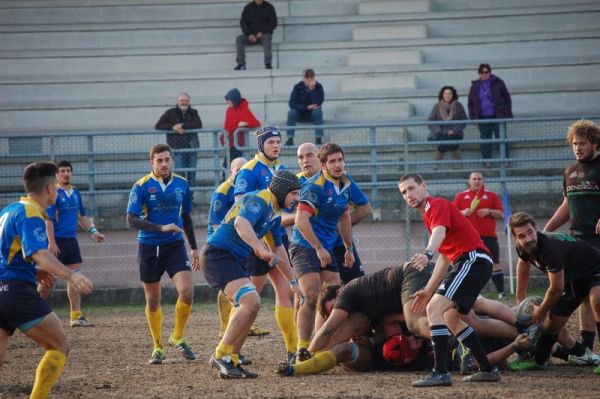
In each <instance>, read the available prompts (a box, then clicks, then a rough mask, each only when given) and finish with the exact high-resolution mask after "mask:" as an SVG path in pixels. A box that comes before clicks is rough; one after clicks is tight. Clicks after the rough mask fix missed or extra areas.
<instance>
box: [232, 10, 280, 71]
mask: <svg viewBox="0 0 600 399" xmlns="http://www.w3.org/2000/svg"><path fill="white" fill-rule="evenodd" d="M240 27H241V28H242V32H243V34H242V35H239V36H238V37H237V38H236V39H235V48H236V62H237V66H236V67H235V68H234V69H235V70H236V71H241V70H244V69H246V46H253V45H255V44H262V46H263V50H264V52H265V68H266V69H272V68H273V65H272V63H271V60H272V58H273V55H272V52H271V40H272V36H273V31H274V30H275V28H276V27H277V14H276V13H275V7H273V5H272V4H271V3H269V2H268V1H264V0H253V1H251V2H250V3H248V4H246V6H245V7H244V10H243V11H242V17H241V18H240Z"/></svg>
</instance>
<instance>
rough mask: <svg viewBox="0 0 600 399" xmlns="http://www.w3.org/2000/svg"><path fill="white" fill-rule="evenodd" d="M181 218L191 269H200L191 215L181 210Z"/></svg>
mask: <svg viewBox="0 0 600 399" xmlns="http://www.w3.org/2000/svg"><path fill="white" fill-rule="evenodd" d="M181 220H182V221H183V232H184V233H185V237H186V238H187V240H188V244H189V245H190V248H191V255H192V269H194V270H200V253H199V252H198V243H197V242H196V234H195V233H194V223H193V222H192V215H191V214H190V213H189V212H182V213H181Z"/></svg>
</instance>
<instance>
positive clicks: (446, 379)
mask: <svg viewBox="0 0 600 399" xmlns="http://www.w3.org/2000/svg"><path fill="white" fill-rule="evenodd" d="M450 385H452V376H451V375H450V373H448V372H447V371H446V372H445V373H441V372H439V371H432V372H431V373H429V374H427V375H426V376H425V377H423V378H421V379H420V380H416V381H413V383H412V386H413V387H415V388H426V387H449V386H450Z"/></svg>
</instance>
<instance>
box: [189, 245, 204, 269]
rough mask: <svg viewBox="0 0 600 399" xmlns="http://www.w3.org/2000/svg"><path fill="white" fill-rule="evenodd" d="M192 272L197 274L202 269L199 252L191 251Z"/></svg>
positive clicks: (196, 250)
mask: <svg viewBox="0 0 600 399" xmlns="http://www.w3.org/2000/svg"><path fill="white" fill-rule="evenodd" d="M191 255H192V270H194V271H196V272H199V271H200V270H201V269H202V268H201V267H200V250H198V249H192V251H191Z"/></svg>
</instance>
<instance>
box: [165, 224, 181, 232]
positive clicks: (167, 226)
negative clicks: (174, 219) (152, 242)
mask: <svg viewBox="0 0 600 399" xmlns="http://www.w3.org/2000/svg"><path fill="white" fill-rule="evenodd" d="M160 231H161V232H163V233H183V230H182V229H181V227H179V226H177V225H176V224H175V223H169V224H163V225H162V226H160Z"/></svg>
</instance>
